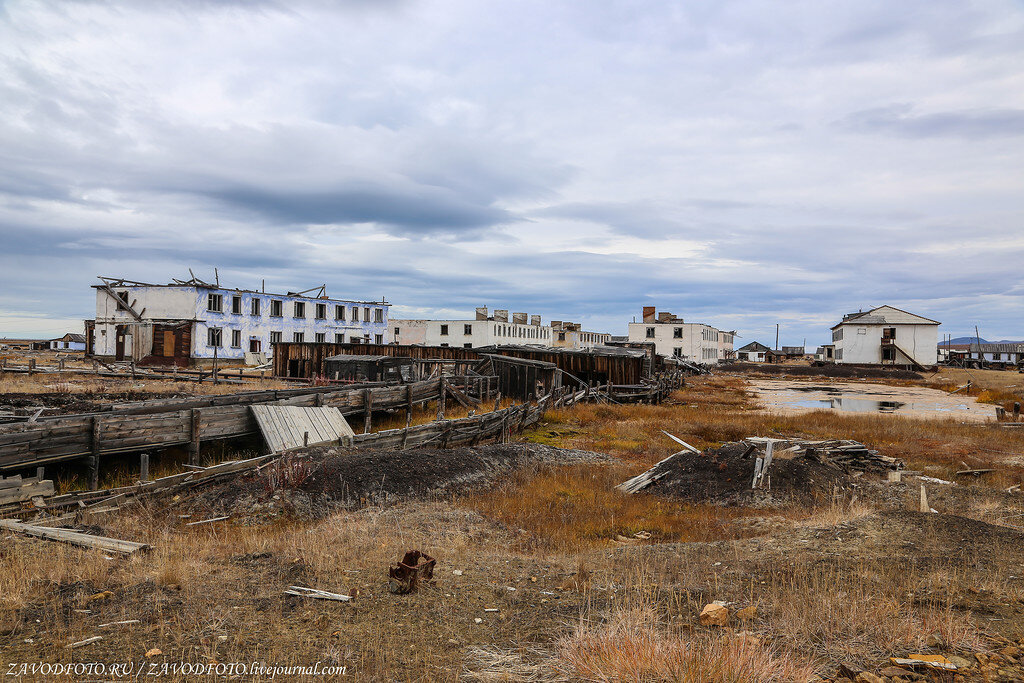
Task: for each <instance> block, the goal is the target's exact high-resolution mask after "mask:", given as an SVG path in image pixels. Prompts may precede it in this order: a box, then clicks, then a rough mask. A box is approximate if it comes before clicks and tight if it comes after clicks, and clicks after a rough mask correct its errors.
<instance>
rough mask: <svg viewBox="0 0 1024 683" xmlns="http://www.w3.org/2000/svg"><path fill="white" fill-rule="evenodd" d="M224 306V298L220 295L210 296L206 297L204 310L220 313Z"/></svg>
mask: <svg viewBox="0 0 1024 683" xmlns="http://www.w3.org/2000/svg"><path fill="white" fill-rule="evenodd" d="M223 306H224V298H223V297H222V296H221V295H220V294H210V295H209V296H207V297H206V310H208V311H213V312H214V313H220V312H221V310H222V308H223Z"/></svg>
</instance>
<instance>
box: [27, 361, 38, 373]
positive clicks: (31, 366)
mask: <svg viewBox="0 0 1024 683" xmlns="http://www.w3.org/2000/svg"><path fill="white" fill-rule="evenodd" d="M35 369H36V359H35V358H32V359H30V360H29V362H28V374H29V377H31V376H32V373H33V372H35Z"/></svg>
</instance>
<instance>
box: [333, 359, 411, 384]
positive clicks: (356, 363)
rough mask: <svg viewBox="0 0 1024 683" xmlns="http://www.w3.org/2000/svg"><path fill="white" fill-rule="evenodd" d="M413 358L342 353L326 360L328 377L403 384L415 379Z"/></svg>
mask: <svg viewBox="0 0 1024 683" xmlns="http://www.w3.org/2000/svg"><path fill="white" fill-rule="evenodd" d="M414 362H415V361H414V360H413V359H412V358H408V357H404V356H354V355H346V354H341V355H337V356H330V357H328V358H326V359H325V360H324V371H325V374H326V375H327V379H334V380H341V381H348V382H387V383H388V384H402V383H405V382H411V381H412V380H413V363H414Z"/></svg>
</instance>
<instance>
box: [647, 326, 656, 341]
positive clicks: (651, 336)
mask: <svg viewBox="0 0 1024 683" xmlns="http://www.w3.org/2000/svg"><path fill="white" fill-rule="evenodd" d="M647 338H648V339H654V328H653V327H648V328H647Z"/></svg>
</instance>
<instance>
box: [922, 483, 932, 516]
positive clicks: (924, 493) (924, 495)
mask: <svg viewBox="0 0 1024 683" xmlns="http://www.w3.org/2000/svg"><path fill="white" fill-rule="evenodd" d="M920 510H921V512H931V511H932V508H931V506H930V505H928V492H927V491H926V490H925V488H924V484H921V508H920Z"/></svg>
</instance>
